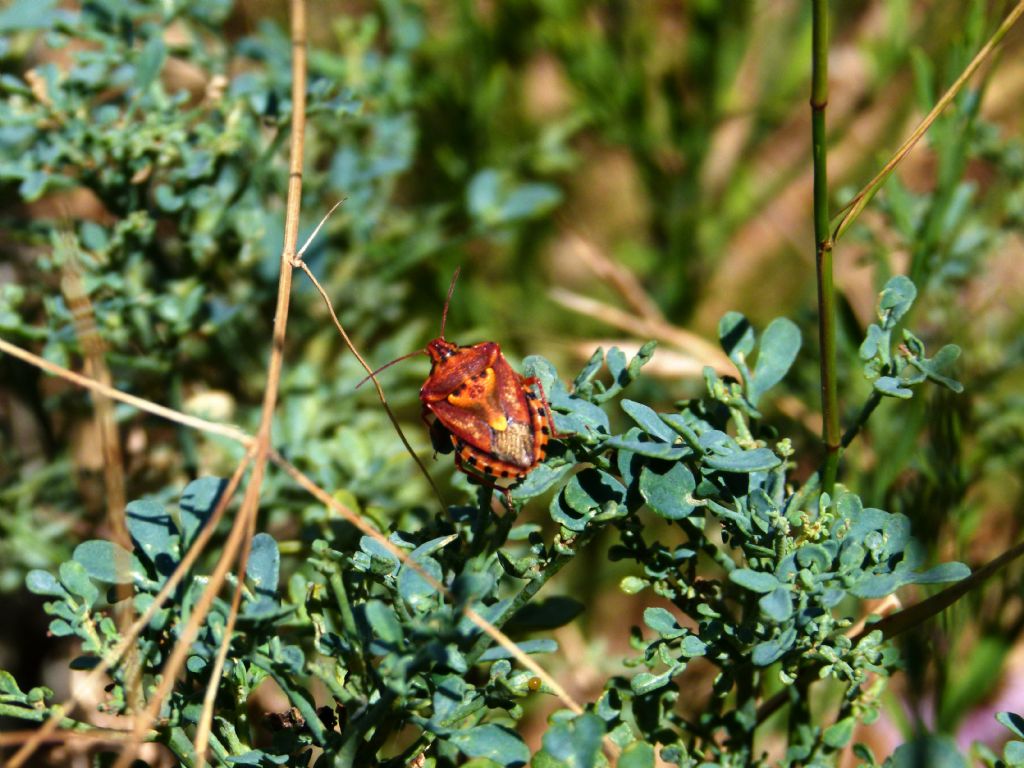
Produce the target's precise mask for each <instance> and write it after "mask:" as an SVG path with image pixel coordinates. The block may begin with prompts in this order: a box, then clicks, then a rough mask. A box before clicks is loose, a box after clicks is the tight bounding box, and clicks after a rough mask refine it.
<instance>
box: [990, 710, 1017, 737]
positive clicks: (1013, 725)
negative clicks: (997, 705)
mask: <svg viewBox="0 0 1024 768" xmlns="http://www.w3.org/2000/svg"><path fill="white" fill-rule="evenodd" d="M996 720H997V721H999V722H1000V723H1002V724H1003V725H1004V726H1006V727H1007V728H1009V729H1010V730H1011V731H1013V733H1014V735H1015V736H1019V737H1020V738H1022V739H1024V717H1022V716H1021V715H1018V714H1016V713H1014V712H997V713H996Z"/></svg>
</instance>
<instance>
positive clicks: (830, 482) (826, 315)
mask: <svg viewBox="0 0 1024 768" xmlns="http://www.w3.org/2000/svg"><path fill="white" fill-rule="evenodd" d="M812 25H813V29H812V71H811V141H812V151H813V156H814V242H815V254H816V258H815V264H816V266H817V278H818V339H819V344H820V347H821V411H822V416H823V419H822V422H823V426H822V441H823V442H824V443H825V452H826V453H825V465H824V472H823V475H822V484H821V489H822V491H823V492H825V493H831V492H832V488H833V486H834V485H835V481H836V470H837V469H838V466H839V400H838V395H837V390H836V384H837V382H836V327H835V303H836V295H835V285H834V284H833V282H832V238H831V235H830V232H829V216H828V173H827V165H828V148H827V144H826V135H825V108H826V106H827V105H828V0H813V5H812Z"/></svg>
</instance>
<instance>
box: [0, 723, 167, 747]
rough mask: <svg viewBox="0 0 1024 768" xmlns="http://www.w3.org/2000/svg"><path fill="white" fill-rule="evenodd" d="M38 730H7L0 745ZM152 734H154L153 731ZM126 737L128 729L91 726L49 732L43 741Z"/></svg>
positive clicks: (29, 737)
mask: <svg viewBox="0 0 1024 768" xmlns="http://www.w3.org/2000/svg"><path fill="white" fill-rule="evenodd" d="M38 733H39V731H8V732H7V733H0V747H13V746H15V745H16V744H24V743H26V742H28V741H31V740H33V739H35V738H36V736H37V735H38ZM153 736H156V734H155V733H154V734H153ZM126 738H128V731H118V730H115V729H113V728H100V727H99V726H93V727H91V728H90V729H89V730H87V731H76V730H71V729H65V730H63V731H59V730H54V731H52V732H49V733H48V734H47V736H46V738H45V739H44V741H45V742H48V743H50V742H52V743H54V744H66V743H68V742H74V741H81V742H88V743H90V744H102V743H115V744H116V743H119V742H122V741H124V740H125V739H126Z"/></svg>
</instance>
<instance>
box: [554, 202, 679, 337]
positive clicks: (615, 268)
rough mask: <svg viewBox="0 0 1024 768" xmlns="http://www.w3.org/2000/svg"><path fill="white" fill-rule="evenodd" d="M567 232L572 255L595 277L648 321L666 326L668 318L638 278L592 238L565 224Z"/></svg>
mask: <svg viewBox="0 0 1024 768" xmlns="http://www.w3.org/2000/svg"><path fill="white" fill-rule="evenodd" d="M563 226H565V228H566V231H567V232H568V235H569V238H570V244H571V246H572V254H573V256H575V257H576V258H578V259H579V260H580V261H582V262H583V263H584V264H586V265H587V266H588V267H589V268H590V269H591V270H592V271H593V272H594V274H595V275H597V276H598V277H599V278H601V279H602V280H604V281H605V282H606V283H608V284H609V285H610V286H611V287H612V288H614V289H615V290H616V291H618V293H619V295H621V296H622V298H623V299H625V300H626V302H627V303H628V304H629V305H630V306H631V307H633V309H635V310H636V311H637V312H639V313H640V316H641V317H643V318H644V319H645V320H650V321H653V322H659V323H663V322H665V316H664V315H663V314H662V313H661V308H660V307H658V305H657V303H656V302H655V301H654V299H652V298H651V297H650V296H649V295H648V293H647V291H645V290H644V288H643V286H642V285H641V284H640V281H639V280H637V279H636V275H634V274H633V273H632V272H630V271H629V270H628V269H626V268H625V267H623V266H622V265H621V264H619V263H618V262H617V261H615V260H614V259H611V258H609V257H608V255H607V254H606V253H605V252H604V251H602V250H601V249H600V248H598V247H597V244H596V243H595V242H594V241H593V240H591V239H590V238H588V237H585V236H584V235H583V234H581V233H580V232H579V231H577V230H576V229H575V228H574V227H572V226H570V225H568V224H565V223H564V222H563Z"/></svg>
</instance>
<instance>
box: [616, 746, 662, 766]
mask: <svg viewBox="0 0 1024 768" xmlns="http://www.w3.org/2000/svg"><path fill="white" fill-rule="evenodd" d="M618 768H654V747H653V746H652V745H650V744H647V743H646V742H643V741H634V742H633V743H632V744H630V745H628V746H627V747H626V748H625V749H624V750H622V754H621V755H619V761H618Z"/></svg>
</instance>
